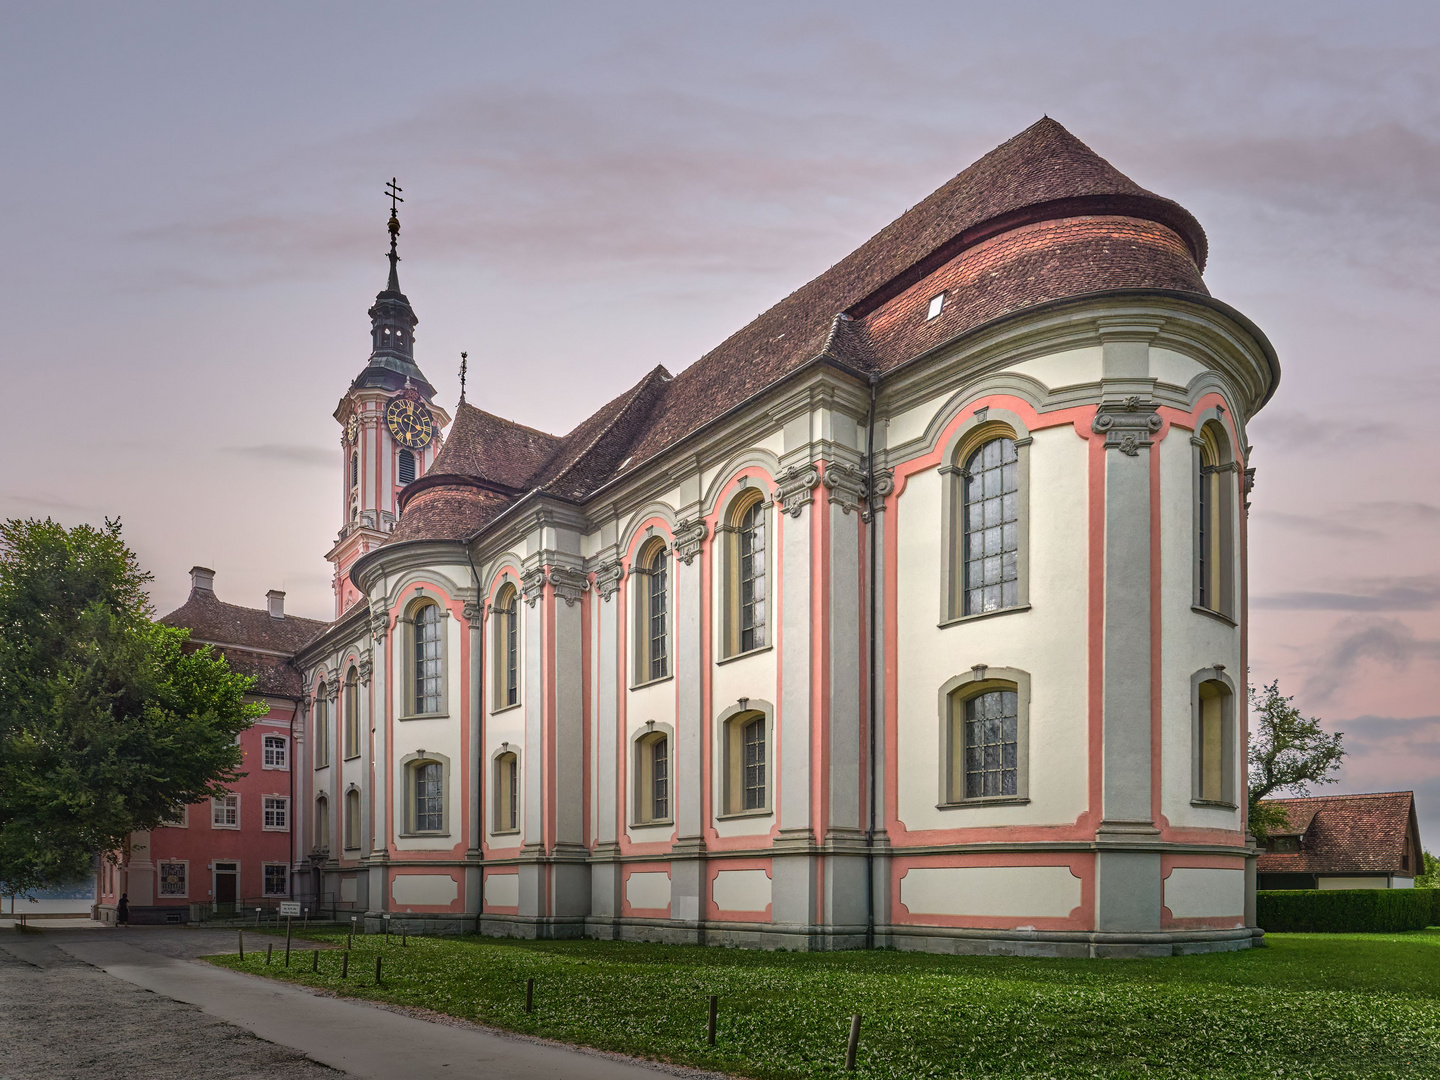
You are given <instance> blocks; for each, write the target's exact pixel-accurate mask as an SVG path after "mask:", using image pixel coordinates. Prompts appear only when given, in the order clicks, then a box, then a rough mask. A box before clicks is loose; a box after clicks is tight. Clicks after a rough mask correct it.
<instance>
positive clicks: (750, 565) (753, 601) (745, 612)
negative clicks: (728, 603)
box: [736, 500, 765, 652]
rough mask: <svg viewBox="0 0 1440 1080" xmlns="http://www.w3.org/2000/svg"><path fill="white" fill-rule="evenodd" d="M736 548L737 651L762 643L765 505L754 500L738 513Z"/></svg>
mask: <svg viewBox="0 0 1440 1080" xmlns="http://www.w3.org/2000/svg"><path fill="white" fill-rule="evenodd" d="M736 543H737V546H738V548H739V573H738V581H737V586H738V591H739V596H738V600H739V616H740V618H739V623H740V640H739V646H740V648H739V651H740V652H749V651H750V650H751V649H758V648H760V647H761V646H763V645H764V644H765V507H764V504H763V503H762V502H760V501H758V500H757V501H756V502H754V503H753V504H751V505H750V507H749V508H747V509H746V510H745V511H744V513H742V514H741V516H740V522H739V525H738V527H737V529H736Z"/></svg>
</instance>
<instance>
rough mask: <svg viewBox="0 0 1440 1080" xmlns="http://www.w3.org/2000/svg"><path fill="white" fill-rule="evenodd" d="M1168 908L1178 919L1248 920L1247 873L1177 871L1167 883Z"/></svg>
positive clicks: (1198, 870) (1203, 869) (1204, 870)
mask: <svg viewBox="0 0 1440 1080" xmlns="http://www.w3.org/2000/svg"><path fill="white" fill-rule="evenodd" d="M1165 906H1166V907H1167V908H1169V909H1170V914H1171V915H1173V916H1174V917H1175V918H1177V919H1203V918H1234V919H1236V920H1238V922H1237V923H1236V925H1241V924H1243V923H1244V920H1245V871H1244V870H1225V869H1208V868H1202V867H1188V866H1187V867H1176V868H1175V869H1174V870H1172V871H1170V876H1169V877H1168V878H1166V879H1165Z"/></svg>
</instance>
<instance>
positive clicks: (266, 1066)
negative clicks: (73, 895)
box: [0, 931, 346, 1080]
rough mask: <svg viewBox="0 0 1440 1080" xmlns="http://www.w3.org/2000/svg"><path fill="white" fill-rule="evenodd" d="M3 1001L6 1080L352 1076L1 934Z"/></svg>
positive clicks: (0, 1068)
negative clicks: (120, 1077)
mask: <svg viewBox="0 0 1440 1080" xmlns="http://www.w3.org/2000/svg"><path fill="white" fill-rule="evenodd" d="M95 932H96V933H105V931H95ZM119 933H122V934H123V933H126V932H125V931H119ZM12 935H13V936H12ZM182 940H183V939H182ZM186 944H187V945H188V946H189V948H194V949H204V948H205V946H207V945H210V944H211V943H210V942H202V941H201V940H199V939H198V938H196V939H191V942H187V943H186ZM181 948H185V946H181ZM185 951H189V950H188V949H186V950H185ZM207 951H211V952H215V951H220V950H218V949H215V948H209V949H208V950H207ZM192 955H193V954H192ZM0 1002H4V1005H3V1007H0V1048H3V1049H0V1075H3V1076H4V1077H5V1078H6V1080H88V1078H90V1077H95V1078H97V1080H99V1078H104V1080H114V1078H115V1077H117V1076H137V1075H149V1074H154V1075H159V1076H183V1077H186V1078H188V1080H322V1078H323V1080H344V1078H345V1076H346V1074H345V1073H342V1072H338V1071H336V1070H335V1069H331V1068H329V1067H328V1066H325V1065H320V1064H318V1063H316V1062H314V1061H311V1060H310V1059H309V1058H306V1057H304V1056H302V1055H300V1054H297V1053H295V1052H294V1051H292V1050H287V1049H285V1048H283V1047H280V1046H276V1045H275V1044H274V1043H269V1042H266V1041H265V1040H263V1039H259V1038H257V1037H255V1036H254V1035H252V1034H250V1033H249V1032H248V1031H245V1030H244V1029H243V1028H239V1027H236V1026H234V1025H233V1024H227V1023H225V1022H224V1021H222V1020H217V1019H215V1018H214V1017H211V1016H207V1015H206V1014H205V1013H203V1012H201V1011H200V1010H199V1009H198V1008H196V1007H194V1006H193V1005H186V1004H183V1003H181V1002H178V1001H172V1000H171V999H169V998H165V997H161V996H159V995H158V994H152V993H150V992H149V991H148V990H142V989H140V988H139V987H137V986H133V985H131V984H130V983H127V982H122V981H121V980H119V979H115V978H111V977H110V976H109V975H106V974H105V973H104V972H103V971H100V970H99V969H98V968H94V967H91V966H90V965H89V964H85V963H81V962H80V961H79V960H76V959H74V958H73V957H71V956H69V955H68V954H66V953H64V952H62V951H61V950H60V949H57V948H56V947H55V946H54V945H52V944H50V943H48V942H46V941H45V940H44V939H43V938H42V937H41V936H39V935H33V934H25V935H20V934H15V932H14V931H10V932H8V933H5V934H4V935H3V936H0Z"/></svg>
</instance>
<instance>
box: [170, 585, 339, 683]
mask: <svg viewBox="0 0 1440 1080" xmlns="http://www.w3.org/2000/svg"><path fill="white" fill-rule="evenodd" d="M160 621H161V622H162V623H164V624H165V625H167V626H180V627H184V628H186V629H188V630H189V631H190V639H191V640H192V641H195V642H204V643H208V644H212V645H214V646H216V648H217V649H218V650H219V651H220V652H221V653H223V654H224V656H225V659H226V660H227V661H228V662H229V664H230V667H231V669H232V670H234V671H238V672H239V673H240V674H242V675H251V676H254V678H255V687H254V692H255V693H257V694H271V695H276V696H279V697H290V698H298V697H300V696H301V682H300V673H299V672H298V671H297V670H296V669H295V668H294V666H293V665H292V664H291V663H290V658H291V657H292V656H293V655H294V654H295V653H296V652H298V651H299V649H300V647H301V646H302V645H304V644H305V643H306V642H307V641H309V640H310V639H311V638H314V637H315V636H316V635H317V634H319V633H320V632H321V631H322V630H324V629H325V628H326V627H327V626H328V625H329V623H326V622H322V621H321V620H319V619H303V618H301V617H300V616H298V615H286V616H285V617H284V618H282V619H277V618H275V617H274V616H272V615H271V614H270V613H269V612H268V611H264V610H261V609H259V608H247V607H240V606H239V605H237V604H227V603H225V602H224V601H223V600H221V599H220V598H219V597H218V596H216V595H215V593H214V592H213V591H211V590H210V589H199V588H192V589H191V590H190V596H189V598H188V599H187V600H186V601H185V603H183V604H181V605H180V606H179V607H178V608H176V609H175V610H174V611H172V612H170V614H169V615H166V616H165V617H164V618H163V619H161V620H160ZM276 654H279V655H276Z"/></svg>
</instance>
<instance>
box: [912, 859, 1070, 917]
mask: <svg viewBox="0 0 1440 1080" xmlns="http://www.w3.org/2000/svg"><path fill="white" fill-rule="evenodd" d="M1080 884H1081V883H1080V879H1079V878H1077V877H1075V876H1074V875H1073V874H1071V873H1070V868H1069V867H1068V866H936V867H915V868H912V869H911V870H909V871H908V872H907V873H906V874H905V876H904V877H903V878H901V879H900V903H902V904H904V905H905V908H906V910H907V911H909V912H910V914H911V915H960V916H963V915H974V916H981V917H1005V916H1013V917H1015V918H1035V919H1045V918H1050V919H1063V918H1066V917H1067V916H1069V914H1070V913H1071V912H1072V911H1074V910H1075V908H1077V907H1079V906H1080Z"/></svg>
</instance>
